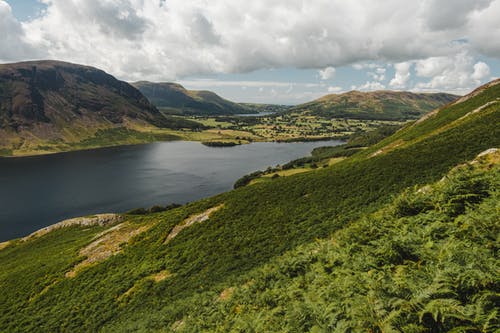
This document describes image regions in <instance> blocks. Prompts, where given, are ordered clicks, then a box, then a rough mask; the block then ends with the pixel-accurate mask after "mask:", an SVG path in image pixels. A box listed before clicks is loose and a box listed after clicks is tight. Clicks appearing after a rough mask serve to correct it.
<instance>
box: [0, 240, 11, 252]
mask: <svg viewBox="0 0 500 333" xmlns="http://www.w3.org/2000/svg"><path fill="white" fill-rule="evenodd" d="M9 245H10V241H7V242H3V243H0V250H3V249H5V248H6V247H7V246H9Z"/></svg>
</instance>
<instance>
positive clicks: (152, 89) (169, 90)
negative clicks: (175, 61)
mask: <svg viewBox="0 0 500 333" xmlns="http://www.w3.org/2000/svg"><path fill="white" fill-rule="evenodd" d="M132 85H134V86H135V87H137V89H139V90H140V91H141V92H142V93H143V94H144V95H145V96H146V97H147V98H148V99H149V100H150V101H151V103H153V104H154V105H155V106H157V107H159V108H163V111H164V112H167V113H171V114H190V115H193V114H197V115H229V114H238V113H255V111H254V110H253V109H251V108H249V107H247V106H244V105H242V104H238V103H234V102H231V101H229V100H227V99H224V98H222V97H220V96H219V95H217V94H215V93H213V92H211V91H204V90H201V91H198V90H187V89H185V88H184V87H183V86H181V85H180V84H176V83H169V82H162V83H154V82H145V81H140V82H135V83H132Z"/></svg>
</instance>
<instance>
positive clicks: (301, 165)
mask: <svg viewBox="0 0 500 333" xmlns="http://www.w3.org/2000/svg"><path fill="white" fill-rule="evenodd" d="M399 128H400V127H399V126H395V125H387V126H381V127H379V128H377V129H375V130H372V131H369V132H357V133H354V134H353V135H352V136H351V137H350V138H349V140H348V141H347V143H345V144H343V145H339V146H325V147H318V148H315V149H314V150H313V151H312V152H311V156H307V157H302V158H298V159H296V160H293V161H290V162H288V163H286V164H283V165H281V166H277V167H275V168H268V169H267V170H265V171H255V172H252V173H250V174H248V175H244V176H243V177H241V178H240V179H238V180H237V181H236V182H235V183H234V188H238V187H242V186H245V185H248V184H251V183H255V181H256V180H259V181H263V180H264V177H269V176H270V177H273V176H274V175H279V176H289V175H293V174H296V173H302V172H307V171H311V170H314V169H316V168H318V166H323V167H328V166H330V165H332V164H334V163H337V162H339V161H340V160H342V158H345V157H349V156H352V155H354V154H355V153H356V152H358V151H359V150H360V149H362V148H366V147H367V146H371V145H373V144H375V143H377V142H379V141H381V140H382V139H384V138H386V137H388V136H389V135H391V134H393V133H395V132H396V131H397V130H398V129H399Z"/></svg>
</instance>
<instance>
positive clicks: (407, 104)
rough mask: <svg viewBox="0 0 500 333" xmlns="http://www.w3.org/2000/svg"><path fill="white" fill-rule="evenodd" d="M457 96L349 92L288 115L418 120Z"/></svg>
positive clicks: (302, 105)
mask: <svg viewBox="0 0 500 333" xmlns="http://www.w3.org/2000/svg"><path fill="white" fill-rule="evenodd" d="M457 98H459V96H455V95H450V94H445V93H435V94H427V93H425V94H424V93H420V94H417V93H411V92H406V91H402V92H398V91H374V92H360V91H350V92H347V93H343V94H331V95H326V96H324V97H321V98H319V99H317V100H314V101H312V102H309V103H305V104H301V105H298V106H296V107H294V108H292V109H291V110H289V111H290V112H307V113H310V114H311V115H315V116H320V117H325V118H349V119H365V120H398V121H402V120H409V119H418V118H419V117H421V116H423V115H424V114H426V113H427V112H429V111H432V110H434V109H436V108H438V107H441V106H443V105H445V104H448V103H450V102H452V101H454V100H456V99H457Z"/></svg>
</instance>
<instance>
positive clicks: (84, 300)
mask: <svg viewBox="0 0 500 333" xmlns="http://www.w3.org/2000/svg"><path fill="white" fill-rule="evenodd" d="M499 98H500V81H495V82H493V83H491V84H490V85H488V86H485V87H482V88H480V89H479V90H477V91H476V92H474V93H473V94H471V95H468V96H466V97H464V98H462V99H461V100H460V101H457V102H456V103H455V104H451V105H448V106H446V107H443V108H441V109H439V110H437V111H436V112H433V113H432V114H430V115H429V116H427V117H426V118H425V119H421V120H420V121H417V122H414V123H412V124H408V125H407V126H406V127H405V128H403V129H401V130H399V131H398V132H396V133H395V134H393V135H392V136H390V137H388V138H386V139H383V140H382V141H380V142H379V143H377V144H375V145H374V146H372V147H369V148H367V149H364V150H361V151H359V152H357V153H356V154H354V155H352V156H350V157H349V158H346V159H344V160H343V161H341V162H339V163H336V164H334V165H332V166H330V167H328V168H322V169H319V170H317V171H311V172H308V173H305V174H297V175H293V176H289V177H279V178H277V179H274V180H273V181H271V182H264V183H258V184H255V185H252V186H246V187H241V188H238V189H236V190H234V191H231V192H228V193H224V194H221V195H218V196H215V197H212V198H208V199H205V200H201V201H197V202H193V203H191V204H188V205H184V206H182V207H178V208H173V209H169V210H166V211H163V212H157V213H147V214H144V215H123V216H121V217H120V216H119V217H117V218H118V219H119V222H117V221H116V219H115V218H113V219H111V220H110V222H109V224H106V221H105V220H102V219H101V220H99V218H89V219H87V220H85V221H86V222H85V221H80V222H78V221H76V222H75V221H73V222H71V223H67V224H74V225H73V226H65V227H60V228H56V229H54V230H52V231H50V232H47V233H43V232H42V233H39V234H37V235H33V236H32V237H29V238H27V239H24V240H15V241H12V242H10V243H7V244H2V245H0V248H2V249H1V250H0V265H1V267H2V270H1V271H0V310H1V311H0V331H7V332H26V331H49V332H52V331H61V332H88V331H100V332H170V331H175V332H203V331H207V332H227V331H237V332H330V331H339V332H358V331H368V332H452V331H454V332H462V331H470V332H495V330H496V329H498V325H499V322H498V312H499V311H500V310H499V308H498V292H499V285H498V281H499V273H498V269H497V267H498V265H499V264H500V263H499V261H498V257H497V255H496V254H497V253H496V252H497V251H498V242H497V241H498V240H497V235H498V220H499V216H498V199H499V198H498V185H499V181H500V176H499V173H498V168H499V167H498V162H499V157H498V152H497V151H490V153H488V154H484V155H482V156H480V157H477V156H478V154H480V153H481V152H483V151H485V150H487V149H489V148H493V147H498V146H500V129H499V128H498V126H497V123H498V118H499V113H500V102H499ZM457 166H458V167H457ZM443 177H444V178H443ZM441 179H442V180H441ZM153 211H158V209H157V208H156V209H154V210H153Z"/></svg>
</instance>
